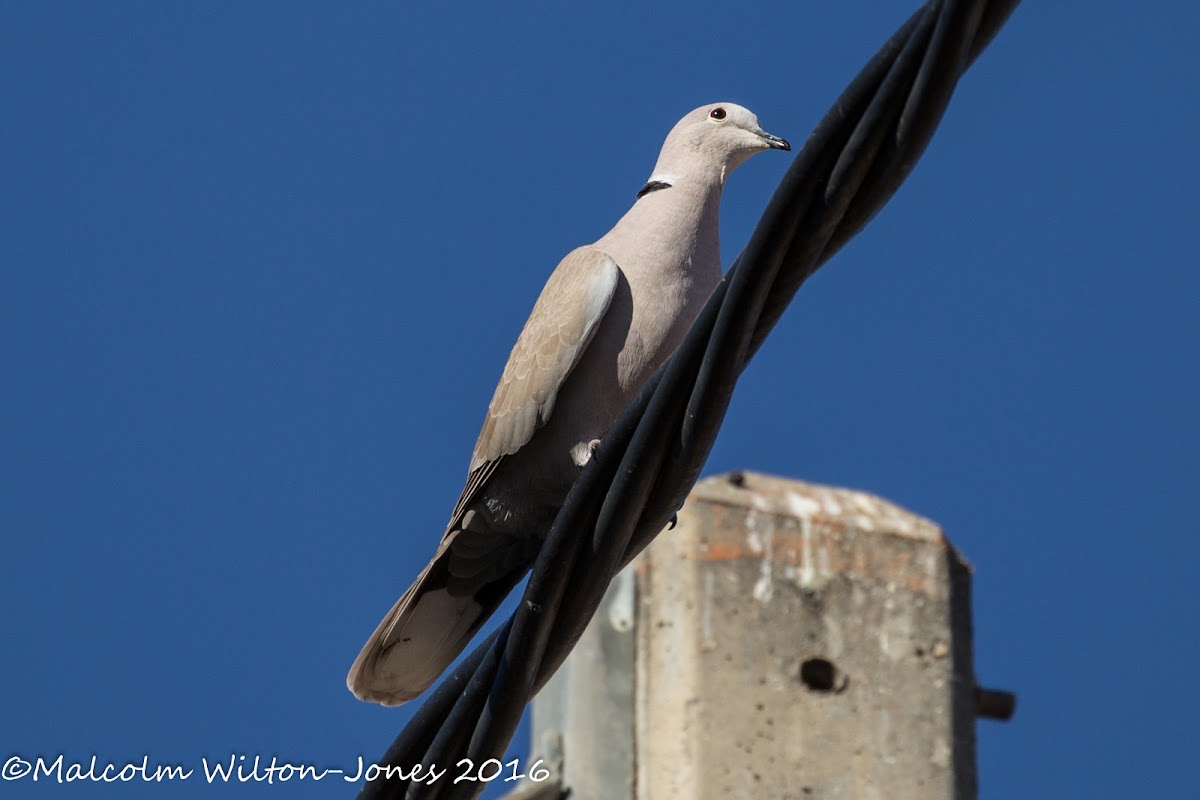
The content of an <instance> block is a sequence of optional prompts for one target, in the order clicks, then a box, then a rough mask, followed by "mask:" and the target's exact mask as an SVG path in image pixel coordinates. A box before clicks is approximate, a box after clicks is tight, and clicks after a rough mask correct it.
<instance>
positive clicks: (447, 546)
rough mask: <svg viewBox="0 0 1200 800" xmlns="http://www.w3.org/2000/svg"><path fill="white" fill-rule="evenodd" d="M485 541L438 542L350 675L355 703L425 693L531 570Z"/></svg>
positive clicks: (516, 553) (452, 538)
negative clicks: (430, 557) (428, 559)
mask: <svg viewBox="0 0 1200 800" xmlns="http://www.w3.org/2000/svg"><path fill="white" fill-rule="evenodd" d="M459 539H461V540H462V542H461V545H462V547H461V549H462V550H463V553H462V554H461V555H460V553H459V552H458V551H459V549H460V548H459V546H456V542H457V540H459ZM484 539H485V537H484V536H482V535H481V534H478V533H475V532H471V531H463V530H457V531H452V532H451V533H450V534H449V535H447V536H446V537H445V538H444V539H443V540H442V545H441V546H440V547H439V548H438V551H437V553H436V554H435V555H434V557H433V559H432V560H431V561H430V562H429V564H428V565H427V566H426V567H425V569H424V570H422V571H421V574H420V576H418V577H417V580H416V581H415V582H414V583H413V585H412V586H410V587H409V589H408V591H406V592H405V593H404V594H403V595H402V596H401V597H400V599H399V600H397V601H396V604H395V605H394V606H392V609H391V611H389V612H388V613H387V615H386V616H385V617H384V618H383V620H382V621H381V622H380V623H379V627H377V628H376V629H375V632H374V633H373V634H371V638H369V639H368V640H367V643H366V644H365V645H364V646H363V649H362V652H360V653H359V654H358V658H356V659H355V660H354V665H353V666H351V667H350V673H349V674H348V675H347V676H346V685H347V686H348V687H349V689H350V691H351V692H353V693H354V695H355V696H356V697H358V698H359V699H360V700H365V701H368V702H375V703H382V704H383V705H385V706H398V705H400V704H401V703H404V702H406V701H408V700H411V699H412V698H414V697H416V696H417V695H419V694H421V693H422V692H424V691H425V690H426V689H427V688H429V686H430V685H431V684H432V683H433V682H434V681H435V680H437V678H438V676H439V675H441V674H442V672H443V671H444V670H445V669H446V667H447V666H449V665H450V663H451V662H452V661H453V660H454V659H455V658H457V657H458V654H459V653H461V652H462V650H463V648H464V647H466V645H467V643H468V642H469V641H470V640H471V638H472V637H473V636H474V635H475V633H476V632H477V631H478V630H479V628H480V627H481V626H482V625H483V623H484V622H486V621H487V619H488V618H489V617H490V616H491V615H492V613H493V612H494V611H495V610H496V608H497V607H498V606H499V605H500V603H501V602H503V600H504V598H505V597H507V596H508V594H509V592H511V591H512V589H513V587H514V586H516V584H517V583H518V581H520V580H521V578H522V577H523V576H524V574H525V571H526V570H527V569H528V567H529V560H528V559H527V558H525V557H523V556H524V554H523V553H522V551H523V550H524V549H525V548H523V547H520V546H519V545H520V544H521V543H520V542H517V541H514V540H512V539H509V538H507V537H501V536H495V535H489V536H487V537H486V540H490V541H487V544H488V545H489V546H488V547H484V546H482V544H481V540H484Z"/></svg>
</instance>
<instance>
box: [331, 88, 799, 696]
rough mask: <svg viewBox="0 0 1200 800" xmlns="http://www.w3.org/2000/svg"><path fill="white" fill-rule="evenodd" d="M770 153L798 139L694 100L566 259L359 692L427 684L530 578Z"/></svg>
mask: <svg viewBox="0 0 1200 800" xmlns="http://www.w3.org/2000/svg"><path fill="white" fill-rule="evenodd" d="M769 148H776V149H784V150H787V149H790V148H789V146H788V144H787V142H786V141H784V140H782V139H779V138H778V137H775V136H771V135H770V134H767V133H766V132H764V131H763V130H762V129H761V128H760V127H759V125H758V120H757V119H756V118H755V116H754V115H753V114H752V113H750V112H749V111H748V110H746V109H745V108H742V107H741V106H738V105H735V104H733V103H714V104H711V105H706V106H702V107H700V108H698V109H695V110H694V111H692V112H690V113H688V114H687V115H686V116H685V117H684V118H683V119H682V120H680V121H679V123H678V124H676V125H675V127H674V128H672V130H671V132H670V133H669V134H668V136H667V139H666V141H665V142H664V144H663V147H662V151H661V153H660V155H659V158H658V162H657V164H656V166H655V168H654V171H653V173H652V174H651V176H650V179H649V180H648V181H647V183H646V186H645V187H644V188H643V190H642V191H641V192H639V193H638V196H637V200H636V201H635V203H634V204H633V207H632V208H630V209H629V211H628V212H626V214H625V215H624V216H623V217H622V218H621V219H620V220H619V221H618V222H617V224H616V225H615V226H614V227H613V229H612V230H611V231H609V232H608V233H607V234H605V235H604V236H603V237H601V238H600V239H599V240H597V241H596V242H595V243H594V244H591V245H588V246H585V247H580V248H578V249H576V250H574V251H572V252H571V253H570V254H568V255H567V257H566V258H564V259H563V260H562V262H560V263H559V265H558V267H557V268H556V269H555V271H554V273H553V274H552V275H551V276H550V278H549V280H548V281H547V283H546V286H545V288H544V289H543V290H542V293H541V296H540V297H539V298H538V300H537V303H536V304H535V305H534V308H533V311H532V313H531V314H530V316H529V320H528V321H527V322H526V323H525V327H524V329H523V330H522V331H521V334H520V336H519V337H518V339H517V343H516V345H515V346H514V347H513V350H512V353H511V354H510V355H509V358H508V363H507V365H506V366H505V368H504V373H503V374H502V375H501V377H500V382H499V384H498V385H497V387H496V392H495V394H494V395H493V397H492V402H491V404H490V405H489V407H488V413H487V416H486V418H485V419H484V423H483V429H482V430H481V431H480V434H479V440H478V441H477V443H476V445H475V451H474V453H473V454H472V457H471V464H470V468H469V471H468V478H467V484H466V487H465V488H464V489H463V492H462V495H461V497H460V498H459V501H458V503H457V504H456V506H455V508H454V512H453V513H452V514H451V517H450V523H449V524H448V525H447V527H446V532H445V534H444V535H443V537H442V541H441V544H440V545H439V547H438V549H437V552H436V553H435V554H434V557H433V559H432V560H431V561H430V563H429V565H428V566H426V567H425V569H424V570H423V571H422V573H421V574H420V576H419V577H418V578H417V580H416V581H415V582H414V583H413V585H412V586H411V587H410V588H409V589H408V591H407V592H405V593H404V595H403V596H402V597H401V598H400V599H399V600H398V601H397V602H396V604H395V605H394V606H393V607H392V610H391V611H390V612H389V613H388V614H387V616H385V617H384V619H383V621H382V622H381V623H380V624H379V627H378V628H376V630H375V632H374V633H373V634H372V635H371V637H370V639H368V640H367V643H366V645H365V646H364V647H363V649H362V652H361V653H360V654H359V656H358V658H357V659H356V660H355V662H354V665H353V666H352V667H351V668H350V674H349V675H348V676H347V679H346V683H347V685H348V686H349V688H350V690H351V691H352V692H354V694H355V695H356V696H358V697H359V698H360V699H363V700H368V701H375V702H380V703H383V704H384V705H398V704H400V703H403V702H405V701H406V700H409V699H411V698H413V697H415V696H417V695H418V694H420V693H421V692H422V691H424V690H425V689H426V688H427V687H428V686H429V685H430V684H431V683H433V681H435V680H436V679H437V677H438V675H440V674H441V672H442V671H443V670H444V669H445V668H446V666H447V665H449V663H450V662H451V661H452V660H453V659H454V658H455V657H456V656H457V655H458V653H459V652H461V650H462V648H463V647H464V646H466V644H467V642H468V641H469V640H470V638H471V636H472V635H473V634H474V633H475V632H476V631H477V630H478V628H479V626H480V625H482V624H483V623H484V621H486V620H487V618H488V616H490V615H491V613H492V612H493V611H494V610H495V608H496V606H497V605H498V604H499V603H500V602H501V601H502V600H503V599H504V597H505V596H506V595H507V594H508V593H509V591H511V589H512V588H513V586H514V585H516V583H517V582H518V581H519V580H520V579H521V577H522V576H523V575H524V574H525V571H526V570H527V569H528V568H529V566H530V565H531V564H532V562H533V560H534V559H535V558H536V556H537V552H538V548H539V547H540V546H541V542H542V539H543V537H544V536H545V534H546V531H547V530H548V529H549V526H550V523H551V522H552V521H553V519H554V516H555V514H556V513H557V511H558V508H559V506H560V505H561V503H562V501H563V498H564V497H565V496H566V494H567V491H568V490H569V489H570V487H571V484H572V483H573V482H574V480H575V478H576V476H577V475H578V474H579V470H580V469H581V468H582V467H583V465H584V464H586V463H587V460H588V458H590V456H591V453H592V451H593V450H594V448H595V446H596V445H597V444H598V442H599V440H600V439H601V438H602V437H603V436H604V434H605V432H606V431H607V430H608V428H609V426H610V425H611V424H612V422H613V421H614V420H615V419H616V417H617V415H618V414H619V413H620V412H621V410H622V409H623V408H624V407H625V405H626V404H627V403H628V402H629V401H630V400H631V399H632V398H633V396H634V395H635V394H636V393H637V391H638V390H639V389H640V388H641V386H642V385H643V384H644V383H645V381H646V379H647V378H648V377H649V376H650V375H651V374H652V373H653V372H654V370H655V369H657V368H658V366H659V365H660V364H661V363H662V362H663V361H665V360H666V359H667V357H669V356H670V355H671V353H672V352H673V351H674V350H675V348H676V346H677V345H678V344H679V342H680V341H681V340H682V339H683V336H684V334H686V333H687V330H688V328H689V327H690V326H691V323H692V321H693V320H694V319H695V316H696V314H697V313H698V312H699V310H700V308H701V307H702V306H703V304H704V301H705V300H706V299H707V298H708V295H709V294H710V293H711V292H712V290H713V288H714V287H715V286H716V285H717V283H718V282H719V281H720V279H721V263H720V246H719V242H718V211H719V207H720V201H721V189H722V187H723V185H724V182H725V179H726V178H727V177H728V175H729V173H730V172H731V171H732V170H733V169H734V168H735V167H737V166H738V165H739V164H741V163H742V162H743V161H745V160H746V159H747V158H749V157H750V156H751V155H753V154H754V153H756V152H760V151H762V150H766V149H769Z"/></svg>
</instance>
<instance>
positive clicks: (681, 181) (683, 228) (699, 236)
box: [596, 171, 722, 269]
mask: <svg viewBox="0 0 1200 800" xmlns="http://www.w3.org/2000/svg"><path fill="white" fill-rule="evenodd" d="M720 178H721V176H720V175H717V174H713V175H703V176H696V175H689V176H686V177H677V176H674V175H670V174H667V173H659V172H657V171H656V172H655V174H654V175H653V176H652V180H660V181H664V182H667V183H670V184H671V185H670V186H668V187H666V188H662V189H657V190H655V191H652V192H649V193H648V194H646V195H644V196H642V197H640V198H638V200H637V202H635V203H634V204H633V207H632V208H630V209H629V211H627V212H626V213H625V216H623V217H622V218H621V219H620V221H619V222H617V224H616V225H615V226H614V227H613V229H612V230H611V231H609V232H608V233H607V234H606V235H605V236H604V238H602V239H600V240H599V241H598V242H596V246H597V247H599V248H600V249H601V250H604V251H605V252H606V253H608V254H609V255H610V256H612V257H613V259H614V260H615V261H616V262H617V265H618V266H620V267H621V268H622V269H629V268H635V269H636V268H638V265H640V264H674V265H678V264H685V265H686V264H691V263H692V262H693V261H694V260H698V261H699V262H700V263H698V264H696V266H697V267H704V268H708V267H710V266H711V262H713V260H714V259H715V260H716V262H717V265H718V269H719V262H720V242H719V238H718V213H719V211H720V206H721V188H722V182H721V180H720Z"/></svg>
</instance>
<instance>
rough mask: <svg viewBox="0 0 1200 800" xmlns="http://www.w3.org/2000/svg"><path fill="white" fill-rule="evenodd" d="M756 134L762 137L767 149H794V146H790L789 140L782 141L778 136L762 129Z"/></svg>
mask: <svg viewBox="0 0 1200 800" xmlns="http://www.w3.org/2000/svg"><path fill="white" fill-rule="evenodd" d="M755 133H757V134H758V135H759V137H761V138H762V140H763V141H764V142H766V143H767V147H769V148H771V149H772V150H791V149H792V146H791V145H790V144H788V140H787V139H780V138H779V137H778V136H772V135H771V134H769V133H767V132H766V131H764V130H762V129H759V130H757V131H755Z"/></svg>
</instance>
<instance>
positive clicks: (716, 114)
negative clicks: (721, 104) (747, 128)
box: [708, 108, 725, 120]
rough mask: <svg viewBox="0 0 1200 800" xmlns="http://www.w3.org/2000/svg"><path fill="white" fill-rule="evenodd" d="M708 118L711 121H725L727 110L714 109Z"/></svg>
mask: <svg viewBox="0 0 1200 800" xmlns="http://www.w3.org/2000/svg"><path fill="white" fill-rule="evenodd" d="M708 116H709V117H710V118H711V119H715V120H722V119H725V109H723V108H714V109H713V110H712V111H710V112H708Z"/></svg>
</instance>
